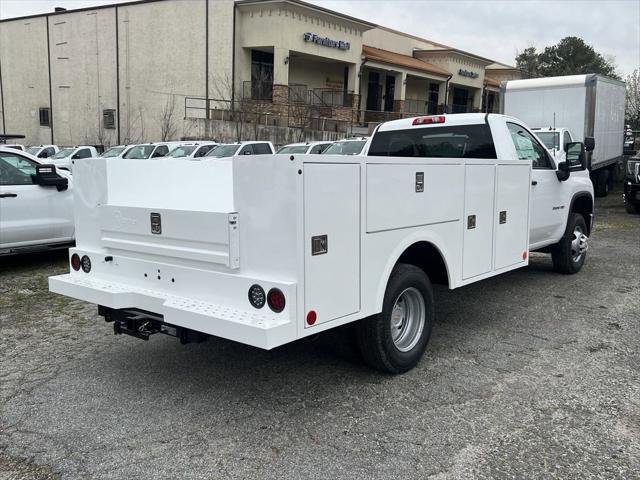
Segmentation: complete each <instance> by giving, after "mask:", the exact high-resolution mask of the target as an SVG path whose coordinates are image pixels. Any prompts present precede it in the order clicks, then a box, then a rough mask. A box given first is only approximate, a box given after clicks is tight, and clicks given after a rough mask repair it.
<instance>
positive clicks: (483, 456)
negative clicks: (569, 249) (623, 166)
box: [0, 192, 640, 479]
mask: <svg viewBox="0 0 640 480" xmlns="http://www.w3.org/2000/svg"><path fill="white" fill-rule="evenodd" d="M596 215H597V229H596V232H595V234H594V235H593V237H592V241H591V249H590V251H589V258H588V260H587V263H586V265H585V267H584V269H583V271H582V272H581V273H580V274H578V275H574V276H563V275H558V274H555V273H554V272H553V271H552V270H551V262H550V259H549V258H548V257H547V256H545V255H533V256H532V259H531V265H530V266H529V267H528V268H525V269H520V270H517V271H514V272H511V273H508V274H505V275H502V276H499V277H497V278H494V279H490V280H485V281H483V282H480V283H477V284H475V285H472V286H469V287H465V288H461V289H459V290H455V291H448V290H446V289H437V290H436V314H437V325H436V328H435V331H434V335H433V337H432V341H431V345H430V348H429V350H428V353H427V355H426V356H425V358H424V359H423V361H422V362H421V363H420V364H419V366H418V367H417V368H416V369H414V370H412V371H411V372H409V373H407V374H405V375H403V376H397V377H390V376H384V375H380V374H378V373H375V372H372V371H371V370H369V369H367V368H365V367H364V366H363V365H362V364H361V363H360V362H359V361H358V359H357V358H355V357H354V356H353V355H352V354H351V353H350V350H349V349H348V348H347V345H348V343H347V341H346V335H344V331H338V332H334V333H332V334H328V335H325V336H320V337H319V338H317V339H316V340H314V341H309V340H306V341H302V342H297V343H294V344H290V345H287V346H284V347H281V348H278V349H276V350H273V351H270V352H265V351H262V350H258V349H254V348H251V347H246V346H243V345H239V344H235V343H233V342H228V341H224V340H217V339H216V340H210V341H208V342H206V343H203V344H196V345H187V346H182V345H180V344H179V342H177V341H176V340H175V339H172V338H168V337H163V336H155V337H153V338H152V339H151V340H150V341H149V342H143V341H140V340H137V339H134V338H131V337H126V336H118V337H115V336H113V335H112V333H111V332H112V330H111V325H110V324H105V323H104V322H103V321H102V320H101V319H100V317H98V316H97V312H96V308H95V306H92V305H87V304H85V303H83V302H79V301H73V300H70V299H67V298H65V297H62V296H57V295H54V294H50V293H48V291H47V283H46V279H47V276H49V275H52V274H56V273H61V272H64V271H66V270H67V264H66V256H65V255H66V254H65V253H62V254H56V255H55V256H51V255H30V256H22V257H16V258H13V259H9V260H8V259H1V260H0V379H1V383H0V409H1V410H0V478H1V479H5V478H10V479H14V478H15V479H41V478H60V477H61V478H70V479H75V478H101V479H102V478H104V479H108V478H114V479H115V478H119V479H120V478H126V479H147V478H149V479H151V478H153V479H160V478H185V479H187V478H188V479H191V478H256V479H265V478H296V479H297V478H333V479H342V478H345V479H353V478H433V479H449V478H639V476H638V475H639V474H638V472H640V353H639V347H640V336H639V335H638V332H639V330H640V329H639V327H640V216H631V215H627V214H626V213H625V212H624V209H623V207H622V202H621V199H620V195H619V192H617V193H616V194H614V195H611V196H609V197H608V198H607V199H605V201H604V202H600V203H599V204H598V205H597V211H596Z"/></svg>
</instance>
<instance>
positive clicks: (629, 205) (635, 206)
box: [624, 200, 640, 214]
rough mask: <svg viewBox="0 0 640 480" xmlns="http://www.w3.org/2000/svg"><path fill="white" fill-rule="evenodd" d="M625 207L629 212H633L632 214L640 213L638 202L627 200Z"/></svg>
mask: <svg viewBox="0 0 640 480" xmlns="http://www.w3.org/2000/svg"><path fill="white" fill-rule="evenodd" d="M624 208H625V210H626V211H627V213H631V214H635V213H640V205H639V204H637V203H631V202H627V201H626V200H625V202H624Z"/></svg>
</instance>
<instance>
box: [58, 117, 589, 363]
mask: <svg viewBox="0 0 640 480" xmlns="http://www.w3.org/2000/svg"><path fill="white" fill-rule="evenodd" d="M568 150H569V155H568V157H569V158H568V160H567V162H565V163H562V164H560V165H556V163H555V162H554V160H553V158H552V157H551V155H549V152H548V151H547V150H546V149H545V148H544V146H542V144H541V143H540V142H539V140H538V139H537V138H536V137H535V136H534V135H533V134H532V133H531V131H530V130H529V129H528V128H527V127H525V126H524V124H523V123H522V122H520V121H519V120H516V119H514V118H510V117H505V116H502V115H495V114H491V115H485V114H460V115H440V116H429V117H418V118H415V119H402V120H396V121H392V122H387V123H384V124H382V125H380V126H379V127H378V128H377V129H376V131H375V133H374V135H373V136H372V138H371V139H370V141H369V142H368V144H367V145H366V147H365V149H364V152H363V154H362V155H327V154H323V155H312V154H301V155H277V154H276V155H260V156H257V155H246V156H245V155H241V154H240V155H236V156H235V157H232V158H224V159H216V158H208V157H206V158H204V159H202V160H201V161H200V162H189V163H186V164H185V163H184V162H183V161H180V160H179V159H176V160H173V159H167V160H165V161H163V162H152V161H140V162H134V163H131V162H126V160H118V159H114V160H110V161H109V160H107V161H105V160H103V159H99V158H98V159H90V160H88V161H86V162H83V163H82V164H78V165H77V168H76V172H74V175H75V179H74V181H75V188H76V189H77V192H78V194H77V195H76V197H75V201H76V203H75V212H76V219H77V220H76V229H77V231H76V241H77V246H76V248H73V249H71V250H70V265H71V268H70V273H68V274H64V275H58V276H54V277H51V278H50V279H49V287H50V290H51V291H52V292H56V293H59V294H63V295H67V296H70V297H73V298H78V299H82V300H85V301H88V302H92V303H95V304H97V305H99V307H98V312H99V314H100V315H102V316H104V318H105V320H106V321H108V322H113V325H114V331H115V333H118V334H120V333H126V334H130V335H133V336H136V337H139V338H143V339H148V338H149V336H150V335H151V334H154V333H165V334H169V335H175V336H177V337H178V338H180V339H181V340H182V341H183V342H188V341H192V340H198V339H201V338H202V337H204V336H207V335H213V336H218V337H223V338H226V339H231V340H235V341H238V342H242V343H245V344H249V345H253V346H256V347H260V348H265V349H271V348H274V347H277V346H279V345H282V344H285V343H287V342H291V341H293V340H297V339H300V338H303V337H307V336H309V335H314V334H316V333H318V332H321V331H323V330H327V329H330V328H333V327H336V326H339V325H344V324H347V323H350V322H355V328H356V333H357V335H356V337H357V343H358V346H359V348H360V350H361V352H362V354H363V357H364V358H365V359H366V361H367V362H368V363H369V364H370V365H371V366H373V367H374V368H377V369H379V370H381V371H385V372H391V373H401V372H404V371H407V370H409V369H410V368H412V367H413V366H414V365H416V363H417V362H418V361H419V359H420V358H421V356H422V354H423V352H424V350H425V348H426V346H427V342H428V341H429V337H430V334H431V329H432V326H433V322H434V298H433V293H432V288H431V284H432V283H441V284H444V285H446V286H448V287H449V288H451V289H453V288H458V287H461V286H464V285H468V284H470V283H473V282H476V281H478V280H482V279H485V278H488V277H491V276H494V275H497V274H500V273H503V272H507V271H510V270H513V269H516V268H520V267H523V266H525V265H527V264H528V260H529V253H530V252H531V251H532V250H544V251H548V252H551V253H552V257H553V262H554V265H555V267H556V269H557V270H559V271H561V272H565V273H575V272H577V271H579V270H580V268H581V267H582V265H583V263H584V261H585V257H586V254H587V239H588V235H589V234H590V230H591V223H592V222H591V219H592V212H593V189H592V185H591V181H590V180H589V176H588V173H587V172H586V170H585V169H586V157H585V152H584V146H583V145H582V143H573V144H572V145H569V146H568ZM179 179H184V181H180V180H179Z"/></svg>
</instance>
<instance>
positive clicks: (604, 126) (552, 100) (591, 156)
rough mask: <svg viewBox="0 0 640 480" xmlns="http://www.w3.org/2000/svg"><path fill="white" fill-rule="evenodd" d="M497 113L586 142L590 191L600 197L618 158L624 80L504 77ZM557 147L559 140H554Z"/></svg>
mask: <svg viewBox="0 0 640 480" xmlns="http://www.w3.org/2000/svg"><path fill="white" fill-rule="evenodd" d="M501 89H502V98H503V102H502V106H501V109H502V113H504V114H505V115H510V116H513V117H516V118H519V119H520V120H522V121H523V122H525V123H526V124H527V125H529V126H530V127H531V128H534V129H535V128H540V129H542V130H545V129H548V128H564V129H568V130H569V131H570V132H571V134H572V135H573V138H574V139H575V140H577V141H580V142H585V143H586V144H587V145H588V144H589V142H591V140H589V139H588V137H591V138H593V139H595V148H594V150H593V151H591V152H589V151H587V158H588V164H589V170H590V172H591V180H592V181H593V185H594V190H595V192H596V196H606V195H607V193H608V192H609V190H610V188H611V186H612V184H613V174H614V169H615V166H616V163H617V162H618V161H620V160H622V150H623V142H624V106H625V84H624V82H621V81H619V80H613V79H611V78H607V77H604V76H602V75H596V74H589V75H567V76H562V77H546V78H533V79H527V80H510V81H507V82H503V83H502V87H501ZM560 150H563V145H560Z"/></svg>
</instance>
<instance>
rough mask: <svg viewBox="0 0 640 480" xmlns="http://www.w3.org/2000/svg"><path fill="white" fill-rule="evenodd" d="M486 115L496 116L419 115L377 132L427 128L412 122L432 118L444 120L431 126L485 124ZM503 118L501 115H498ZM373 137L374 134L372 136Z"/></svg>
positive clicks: (382, 126)
mask: <svg viewBox="0 0 640 480" xmlns="http://www.w3.org/2000/svg"><path fill="white" fill-rule="evenodd" d="M487 115H497V114H486V113H455V114H443V115H421V116H419V117H410V118H401V119H400V120H390V121H388V122H385V123H383V124H381V125H380V127H378V130H377V131H378V132H386V131H389V130H404V129H407V128H413V127H414V126H415V127H418V128H422V127H427V126H429V125H428V124H421V125H414V124H413V122H414V121H415V119H416V118H434V119H436V118H437V119H440V118H444V121H438V122H434V123H433V124H432V125H433V126H440V127H444V126H455V125H477V124H480V123H485V121H486V118H487ZM499 116H503V115H499ZM374 135H375V134H374Z"/></svg>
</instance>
